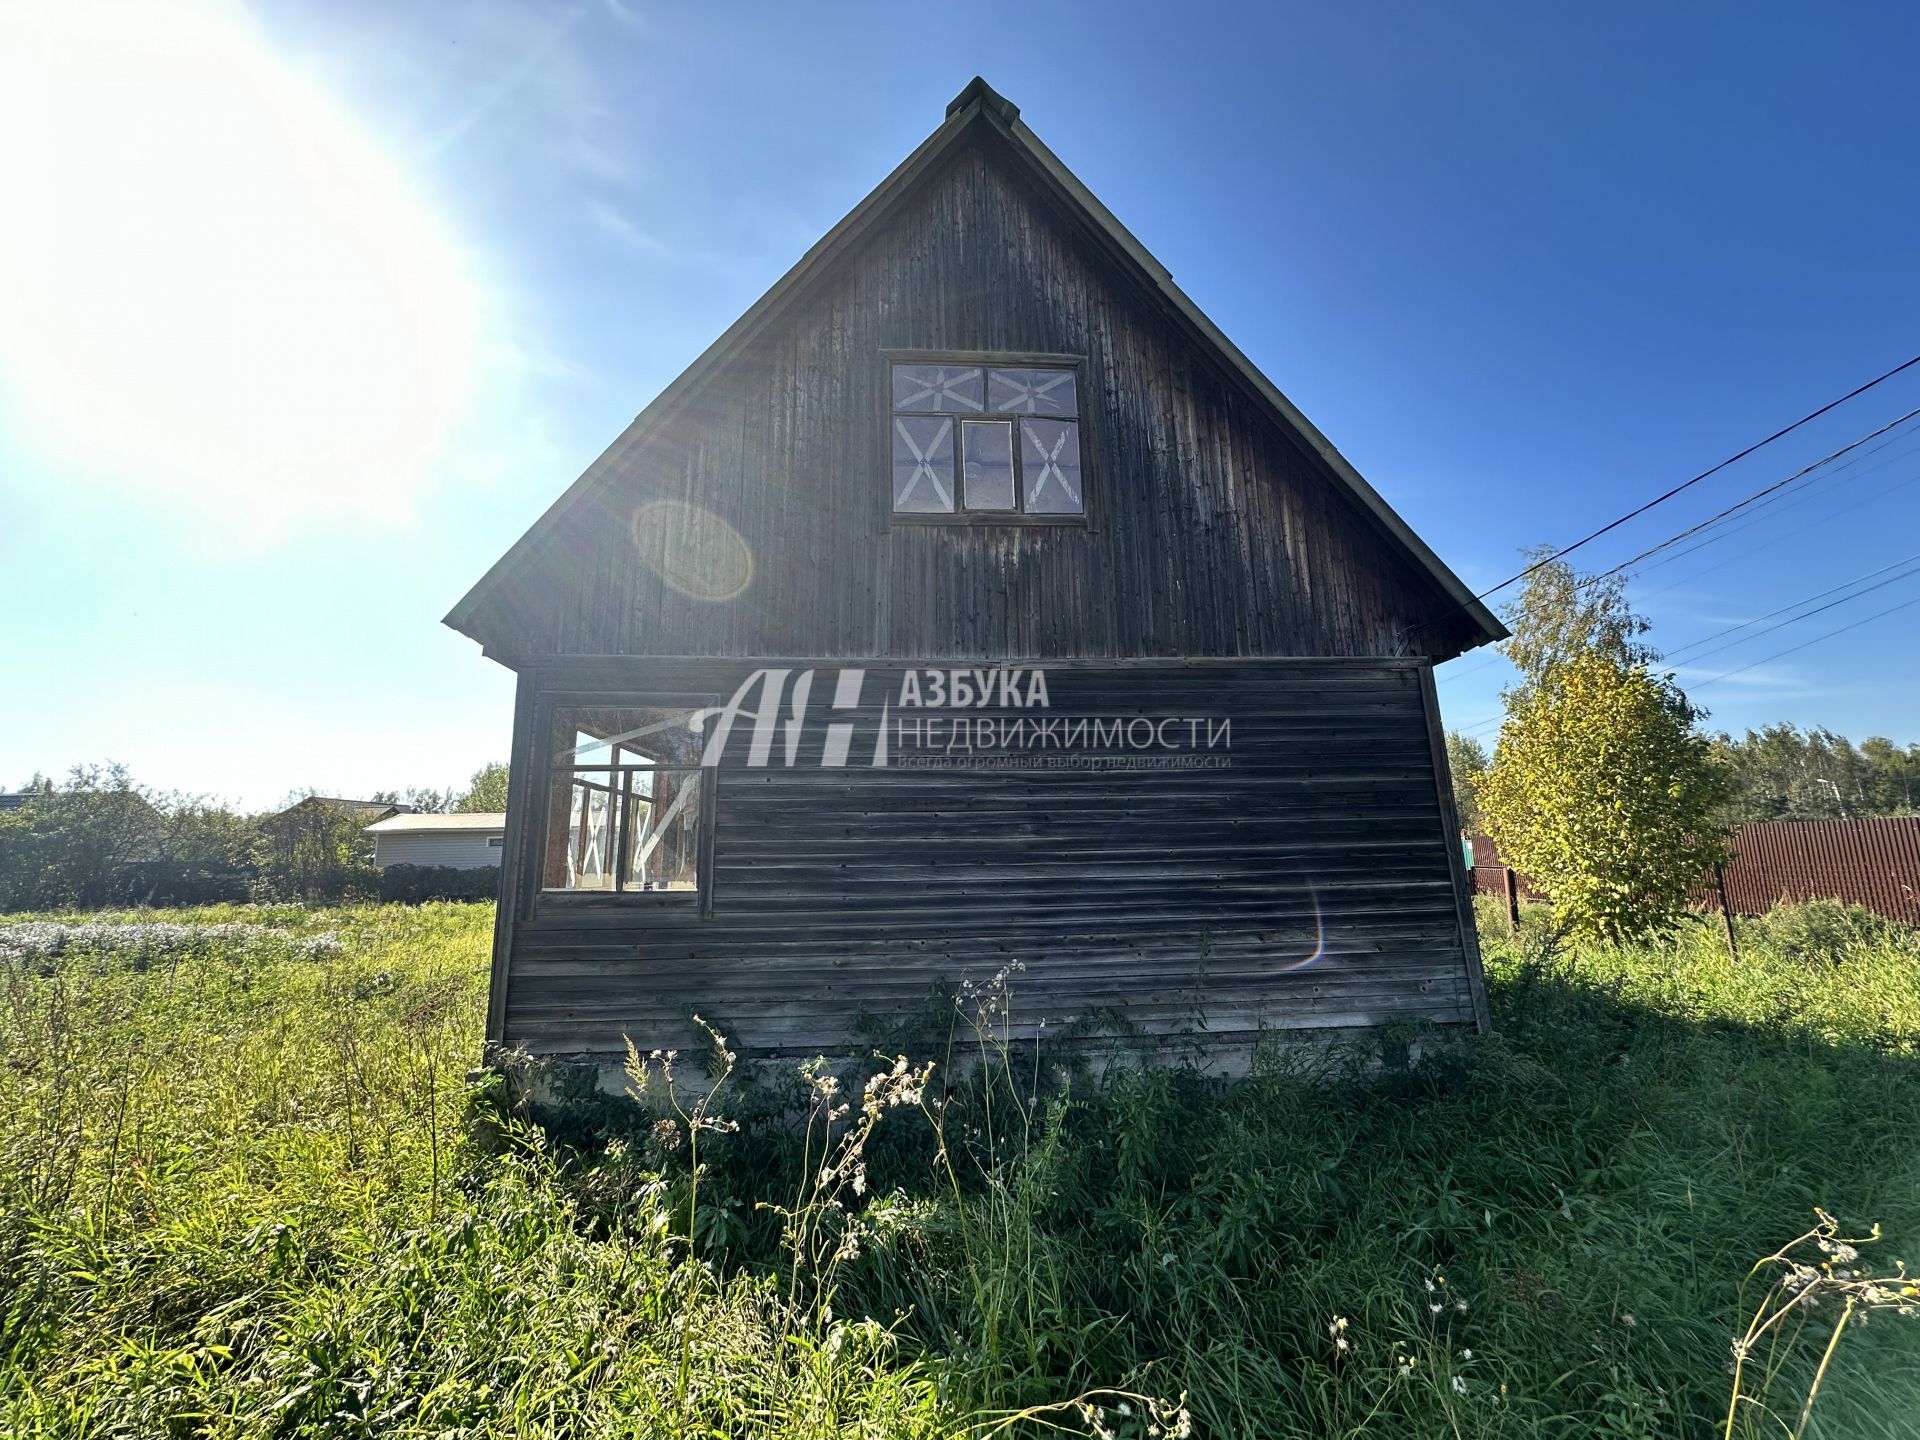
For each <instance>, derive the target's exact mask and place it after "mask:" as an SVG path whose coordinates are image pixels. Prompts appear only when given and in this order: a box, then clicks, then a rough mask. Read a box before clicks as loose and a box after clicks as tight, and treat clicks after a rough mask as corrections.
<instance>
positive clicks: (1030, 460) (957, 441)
mask: <svg viewBox="0 0 1920 1440" xmlns="http://www.w3.org/2000/svg"><path fill="white" fill-rule="evenodd" d="M892 383H893V396H892V411H891V415H892V422H893V423H892V429H891V433H890V443H891V446H892V457H893V513H894V515H895V516H896V517H903V518H918V519H953V520H966V521H972V522H976V523H987V524H991V523H994V522H1003V523H1014V522H1017V521H1020V520H1024V519H1029V518H1031V519H1038V520H1056V519H1069V520H1072V519H1079V518H1082V517H1084V516H1085V514H1086V500H1085V497H1084V494H1083V491H1082V489H1081V470H1080V421H1081V415H1080V374H1079V369H1078V367H1077V366H1076V365H1074V364H1072V363H1071V362H1066V363H1063V362H1060V361H1054V362H1052V363H1035V364H1013V363H1002V364H999V365H996V364H994V363H992V358H991V357H980V358H977V359H976V358H974V357H956V358H952V359H946V358H933V359H924V358H916V359H915V360H913V361H911V362H901V363H897V364H895V365H894V366H893V374H892Z"/></svg>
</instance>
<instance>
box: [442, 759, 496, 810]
mask: <svg viewBox="0 0 1920 1440" xmlns="http://www.w3.org/2000/svg"><path fill="white" fill-rule="evenodd" d="M453 808H454V809H455V810H456V811H458V812H460V813H462V814H469V813H472V812H473V811H483V812H491V813H493V814H505V813H506V809H507V763H506V761H504V760H494V761H491V762H489V763H488V764H485V765H482V766H481V767H480V768H479V769H478V770H476V771H474V772H473V778H472V779H471V780H469V781H468V782H467V789H466V793H464V794H463V795H461V796H460V798H459V799H458V800H455V801H454V802H453Z"/></svg>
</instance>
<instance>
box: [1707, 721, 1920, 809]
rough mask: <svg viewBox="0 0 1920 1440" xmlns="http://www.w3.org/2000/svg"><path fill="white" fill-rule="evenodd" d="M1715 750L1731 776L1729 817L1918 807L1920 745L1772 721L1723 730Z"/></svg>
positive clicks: (1717, 739) (1919, 802) (1716, 738)
mask: <svg viewBox="0 0 1920 1440" xmlns="http://www.w3.org/2000/svg"><path fill="white" fill-rule="evenodd" d="M1714 751H1715V754H1716V756H1717V757H1718V758H1719V760H1720V763H1721V764H1722V765H1723V766H1724V767H1725V769H1726V770H1727V772H1728V774H1729V776H1730V781H1731V787H1732V788H1731V793H1730V794H1729V796H1728V800H1727V806H1726V811H1725V814H1726V818H1727V822H1728V823H1729V824H1734V825H1741V824H1745V823H1747V822H1749V821H1755V820H1842V819H1858V818H1860V817H1863V816H1879V815H1913V814H1916V813H1920V745H1909V746H1908V747H1907V748H1906V749H1904V750H1902V749H1901V748H1900V747H1899V746H1898V745H1895V744H1894V743H1893V742H1892V741H1891V740H1888V739H1885V738H1884V737H1882V736H1878V735H1876V736H1873V737H1871V738H1869V739H1867V740H1863V741H1862V742H1861V743H1860V744H1859V745H1857V746H1856V745H1855V744H1854V743H1853V742H1852V741H1850V740H1848V739H1847V738H1846V737H1845V736H1844V735H1836V734H1834V733H1833V731H1831V730H1823V729H1813V730H1807V731H1801V730H1798V729H1796V728H1795V727H1793V726H1792V725H1769V726H1767V727H1766V728H1765V729H1762V730H1749V731H1747V733H1746V735H1745V736H1744V737H1742V738H1741V739H1738V740H1735V739H1733V738H1732V737H1731V736H1728V735H1720V736H1717V737H1715V740H1714Z"/></svg>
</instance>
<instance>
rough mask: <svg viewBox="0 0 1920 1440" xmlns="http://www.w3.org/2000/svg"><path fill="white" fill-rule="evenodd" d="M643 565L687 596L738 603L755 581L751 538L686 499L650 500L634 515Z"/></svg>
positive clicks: (636, 549)
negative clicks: (733, 600)
mask: <svg viewBox="0 0 1920 1440" xmlns="http://www.w3.org/2000/svg"><path fill="white" fill-rule="evenodd" d="M632 528H633V548H634V552H635V553H636V554H637V555H638V556H639V558H640V561H641V563H642V564H644V565H645V566H646V567H647V568H648V569H649V570H652V571H653V572H654V573H655V574H656V575H658V576H659V577H660V578H661V579H662V580H664V581H666V582H667V584H669V585H671V586H672V587H673V588H674V589H676V590H678V591H679V592H680V593H681V594H682V595H688V596H691V597H692V598H693V599H695V600H710V601H720V600H732V599H733V598H735V597H736V596H738V595H740V594H742V593H744V592H745V590H746V588H747V586H748V585H749V584H750V583H751V582H752V580H753V551H752V549H751V548H749V547H748V545H747V542H746V539H745V537H743V536H742V535H741V534H740V532H739V531H738V530H736V529H734V528H733V526H731V525H729V524H728V523H727V522H726V521H725V520H723V519H721V518H720V517H719V516H718V515H716V514H714V513H713V512H712V511H711V510H706V509H702V508H701V507H700V506H698V505H689V504H687V503H685V502H684V501H681V500H649V501H648V502H647V503H646V504H644V505H642V506H640V508H639V509H637V510H635V511H634V512H633V526H632Z"/></svg>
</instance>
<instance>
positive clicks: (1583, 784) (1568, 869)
mask: <svg viewBox="0 0 1920 1440" xmlns="http://www.w3.org/2000/svg"><path fill="white" fill-rule="evenodd" d="M1693 718H1694V717H1693V711H1692V710H1691V709H1690V708H1689V707H1688V706H1687V703H1686V700H1685V698H1684V697H1683V696H1681V695H1679V694H1678V692H1677V691H1674V690H1673V689H1672V688H1670V687H1669V686H1666V685H1664V684H1662V683H1661V682H1660V681H1657V680H1655V679H1654V678H1653V677H1652V676H1650V675H1648V674H1647V672H1646V671H1645V670H1644V669H1642V668H1639V667H1635V666H1628V665H1623V664H1621V663H1620V661H1619V660H1618V659H1616V658H1615V657H1613V656H1610V655H1608V654H1605V653H1603V652H1601V651H1598V650H1595V651H1589V652H1587V653H1585V654H1583V655H1579V656H1576V657H1574V658H1572V659H1570V660H1567V661H1565V662H1564V663H1562V664H1561V665H1560V666H1559V667H1558V668H1557V669H1556V670H1555V671H1554V675H1553V686H1552V689H1551V690H1547V689H1539V688H1536V689H1534V690H1533V691H1532V692H1531V693H1530V694H1529V695H1527V696H1526V697H1525V698H1523V699H1522V700H1521V701H1520V703H1519V704H1518V705H1517V706H1516V707H1515V708H1514V709H1513V710H1512V712H1511V713H1510V716H1509V718H1508V720H1507V722H1506V724H1505V726H1504V727H1503V728H1502V729H1501V732H1500V746H1499V749H1498V751H1497V752H1496V753H1495V755H1494V760H1493V765H1492V767H1491V768H1490V769H1489V770H1488V771H1487V774H1486V776H1485V778H1484V779H1483V780H1482V782H1481V784H1480V787H1479V797H1480V804H1481V809H1482V812H1483V814H1484V815H1485V817H1486V822H1487V827H1488V830H1489V832H1490V833H1491V834H1492V836H1493V838H1494V840H1495V841H1496V842H1497V843H1498V844H1499V846H1500V851H1501V854H1502V855H1504V856H1505V857H1506V859H1507V861H1508V863H1509V864H1511V865H1513V866H1514V867H1515V868H1516V869H1517V870H1519V871H1520V872H1521V873H1522V874H1524V875H1526V876H1527V877H1528V878H1529V879H1530V880H1531V881H1532V882H1533V883H1534V884H1535V885H1536V886H1538V887H1539V888H1540V889H1541V890H1542V891H1543V892H1544V893H1545V894H1546V895H1547V896H1548V897H1550V899H1551V900H1552V902H1553V906H1554V912H1555V915H1556V917H1557V919H1558V920H1559V922H1560V923H1561V924H1562V925H1563V926H1564V927H1566V928H1567V929H1568V930H1569V931H1571V932H1572V933H1575V934H1581V935H1587V936H1594V937H1599V938H1602V939H1608V940H1618V939H1622V938H1628V937H1633V936H1640V935H1646V934H1650V933H1654V932H1657V931H1659V930H1662V929H1665V928H1667V927H1670V926H1671V925H1673V924H1675V923H1676V922H1677V921H1678V920H1679V919H1680V918H1681V917H1682V916H1684V915H1685V914H1686V913H1687V892H1688V890H1689V889H1691V888H1692V887H1693V886H1695V885H1698V884H1699V883H1700V882H1701V878H1702V876H1703V875H1704V874H1705V873H1706V872H1707V870H1708V869H1709V868H1710V867H1711V866H1712V865H1714V864H1715V863H1717V862H1719V861H1722V860H1724V859H1725V857H1726V853H1727V851H1726V839H1725V835H1724V832H1723V831H1722V830H1721V829H1720V828H1719V827H1718V826H1717V825H1716V824H1715V815H1716V811H1717V809H1718V806H1719V804H1720V801H1721V799H1722V796H1723V794H1724V783H1725V782H1724V777H1723V776H1722V774H1721V772H1720V771H1719V770H1718V769H1716V768H1715V766H1714V765H1713V763H1712V759H1711V755H1710V752H1709V749H1708V745H1707V742H1706V741H1705V740H1704V739H1702V738H1701V737H1700V736H1699V735H1697V734H1696V733H1695V732H1694V729H1693Z"/></svg>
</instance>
